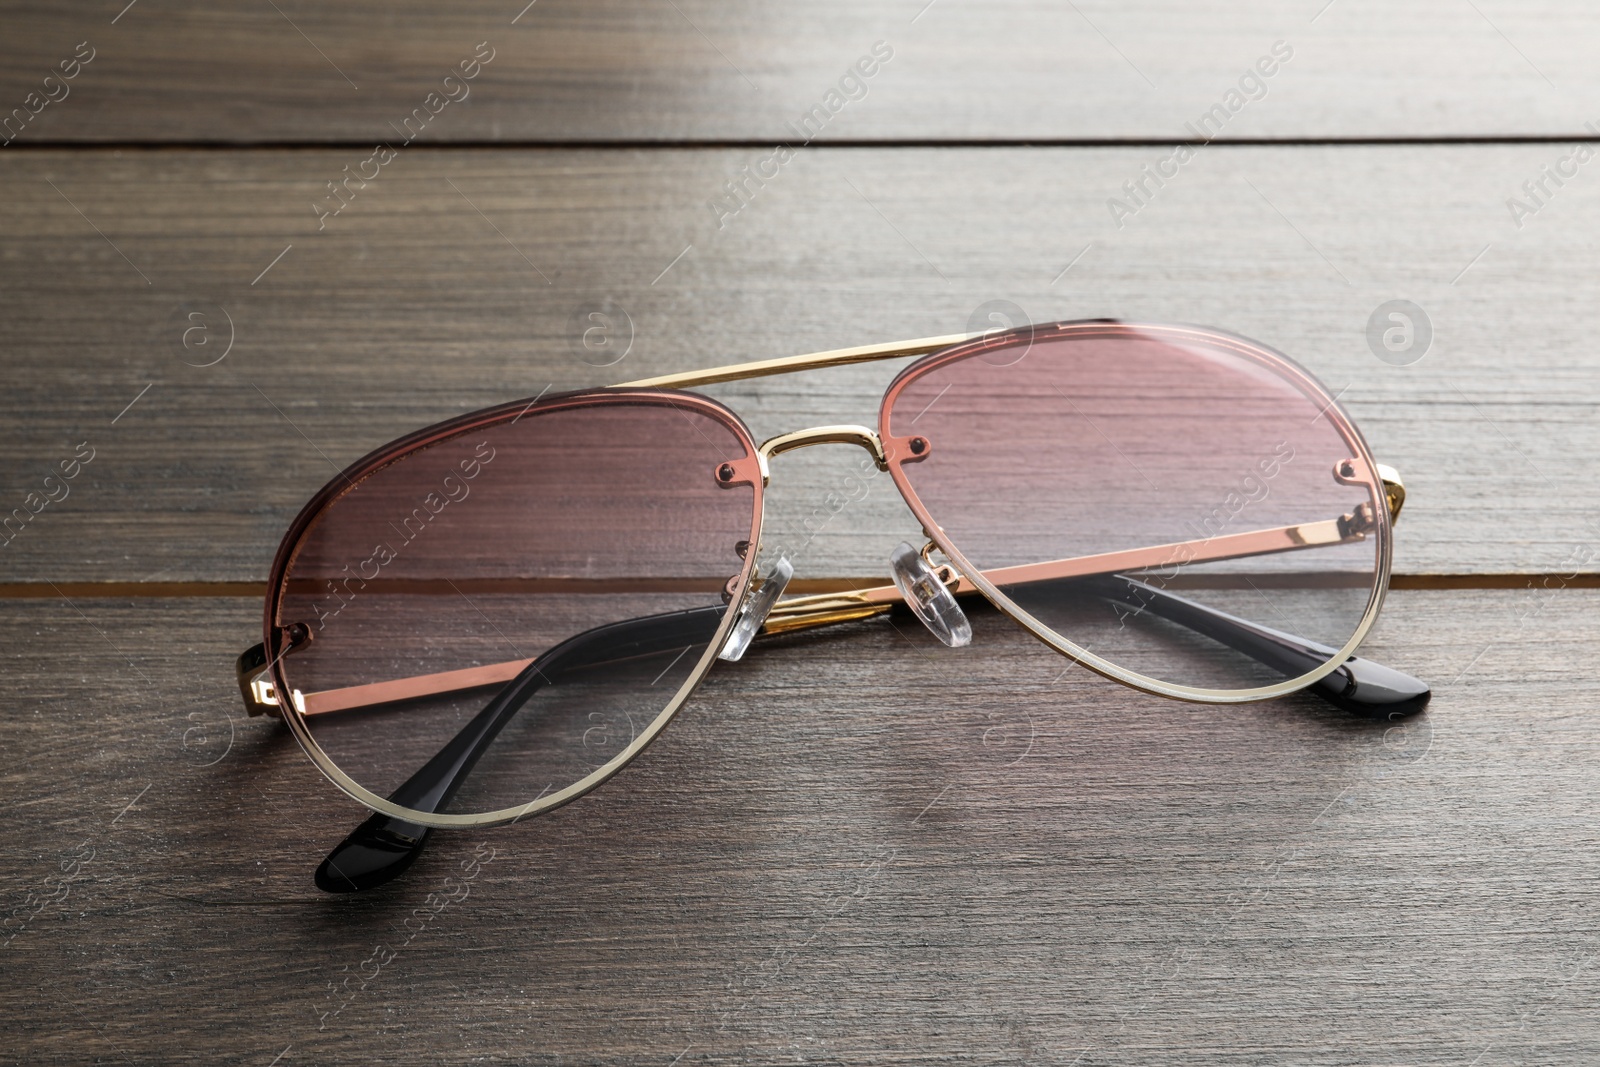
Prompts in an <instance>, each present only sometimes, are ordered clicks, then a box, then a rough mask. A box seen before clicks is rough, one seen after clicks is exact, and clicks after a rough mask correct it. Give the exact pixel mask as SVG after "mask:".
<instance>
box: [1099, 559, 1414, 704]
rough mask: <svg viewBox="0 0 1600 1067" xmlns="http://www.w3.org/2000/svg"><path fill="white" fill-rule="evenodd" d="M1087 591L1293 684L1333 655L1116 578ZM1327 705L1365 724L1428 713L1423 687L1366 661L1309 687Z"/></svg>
mask: <svg viewBox="0 0 1600 1067" xmlns="http://www.w3.org/2000/svg"><path fill="white" fill-rule="evenodd" d="M1074 581H1075V582H1081V583H1082V585H1083V586H1084V587H1085V588H1087V589H1088V591H1090V592H1092V593H1094V594H1095V595H1096V596H1100V597H1104V598H1105V599H1107V600H1113V601H1116V602H1118V603H1121V604H1126V605H1128V606H1130V607H1133V608H1135V609H1137V610H1140V611H1148V612H1150V613H1151V614H1152V615H1155V616H1157V617H1159V618H1163V619H1166V620H1167V621H1169V622H1175V623H1177V624H1178V625H1180V626H1183V627H1186V628H1187V629H1190V630H1193V631H1194V632H1195V633H1198V634H1202V635H1204V636H1206V637H1209V638H1211V639H1212V640H1214V641H1217V642H1220V643H1221V644H1224V645H1226V646H1227V647H1229V648H1231V649H1233V650H1234V651H1235V652H1240V653H1243V654H1244V655H1246V656H1249V657H1250V658H1251V659H1253V660H1255V661H1256V662H1257V663H1261V664H1263V665H1265V666H1267V667H1270V668H1272V669H1273V670H1275V671H1278V672H1280V673H1281V674H1283V676H1284V677H1286V678H1293V677H1296V676H1298V675H1301V674H1305V673H1306V672H1308V671H1312V670H1315V669H1316V668H1318V667H1320V666H1322V665H1323V664H1324V663H1327V662H1328V660H1329V659H1330V658H1332V657H1333V656H1334V655H1336V654H1337V653H1338V649H1335V648H1329V647H1328V646H1327V645H1323V644H1318V643H1317V642H1315V641H1307V640H1306V639H1305V638H1303V637H1296V636H1294V635H1293V634H1286V633H1283V632H1282V631H1281V630H1274V629H1271V628H1269V627H1266V626H1260V625H1257V624H1256V623H1253V622H1248V621H1246V620H1244V619H1241V618H1239V617H1238V616H1236V615H1229V614H1228V613H1227V612H1224V611H1218V610H1217V609H1216V608H1208V607H1206V606H1205V605H1204V604H1197V603H1195V602H1194V601H1193V600H1190V599H1188V598H1187V597H1181V596H1178V595H1177V594H1176V593H1169V592H1167V591H1166V590H1165V589H1158V588H1156V587H1155V586H1153V585H1150V584H1148V583H1146V582H1141V581H1138V580H1136V579H1133V578H1129V577H1126V576H1125V575H1121V574H1107V575H1099V576H1096V577H1093V578H1083V579H1075V580H1074ZM1310 688H1311V691H1312V692H1315V693H1316V694H1317V695H1318V696H1320V697H1322V698H1323V699H1324V700H1326V701H1328V702H1329V703H1330V704H1332V705H1334V706H1335V707H1337V708H1340V709H1341V710H1343V711H1348V712H1350V713H1351V714H1353V715H1360V716H1362V717H1363V718H1369V719H1386V720H1393V719H1403V718H1405V717H1406V716H1408V715H1415V714H1416V713H1417V712H1419V711H1421V710H1422V709H1423V708H1425V707H1427V705H1428V701H1429V699H1430V698H1431V697H1432V696H1433V693H1432V691H1431V690H1430V689H1429V688H1428V686H1427V685H1426V684H1425V683H1423V682H1421V681H1418V680H1417V679H1415V678H1413V677H1411V676H1410V675H1409V674H1402V673H1400V672H1399V671H1397V670H1393V669H1392V668H1389V667H1385V666H1384V665H1383V664H1381V663H1374V662H1373V661H1372V660H1369V659H1361V658H1360V657H1359V656H1351V657H1350V658H1348V659H1346V660H1345V661H1344V662H1343V663H1341V664H1340V665H1339V666H1338V667H1337V668H1336V669H1335V670H1334V671H1333V673H1332V674H1329V675H1327V676H1325V677H1324V678H1322V679H1321V680H1320V681H1318V682H1317V683H1315V684H1314V685H1313V686H1311V687H1310Z"/></svg>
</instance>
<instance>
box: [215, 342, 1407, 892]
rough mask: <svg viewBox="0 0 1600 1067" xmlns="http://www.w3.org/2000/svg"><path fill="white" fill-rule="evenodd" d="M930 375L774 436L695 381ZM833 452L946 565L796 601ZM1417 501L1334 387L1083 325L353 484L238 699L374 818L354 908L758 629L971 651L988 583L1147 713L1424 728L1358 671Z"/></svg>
mask: <svg viewBox="0 0 1600 1067" xmlns="http://www.w3.org/2000/svg"><path fill="white" fill-rule="evenodd" d="M908 356H921V357H922V358H920V359H918V360H916V361H915V362H913V363H911V364H910V365H909V366H907V367H906V368H905V369H904V370H902V371H901V372H900V373H899V375H898V376H897V377H895V379H894V381H893V382H892V383H891V384H890V386H889V388H888V391H887V392H886V393H885V394H884V396H883V400H882V403H881V405H880V408H879V415H878V426H877V429H875V430H874V429H871V428H868V427H865V426H819V427H813V428H811V429H805V430H797V431H795V432H793V433H786V434H782V435H780V436H778V437H774V438H771V439H770V440H767V441H765V442H762V443H760V444H757V443H756V441H755V440H754V438H753V437H752V436H751V434H750V431H749V430H748V428H747V427H746V426H745V424H744V423H743V422H742V421H741V420H740V418H739V417H738V416H737V415H735V414H734V413H733V412H732V411H731V410H729V409H728V408H726V407H724V406H723V405H722V404H720V403H717V402H716V401H714V400H711V399H708V398H706V397H704V396H701V395H699V394H696V393H691V392H685V391H684V390H685V389H688V388H692V387H696V386H705V385H711V384H714V383H718V382H729V381H735V380H740V379H747V378H758V377H764V376H768V375H776V374H787V373H790V372H794V371H801V370H809V369H813V368H819V367H831V366H840V365H844V364H852V363H865V362H870V361H874V360H886V359H895V358H901V357H908ZM820 444H849V445H857V446H860V447H861V448H864V449H866V450H867V452H868V453H869V454H870V455H871V461H872V463H873V464H875V465H876V467H877V469H878V470H879V471H883V472H886V473H888V474H889V476H890V478H891V479H892V480H893V482H894V485H895V488H896V489H898V490H899V493H900V495H901V497H902V498H903V499H904V500H905V503H906V505H907V506H908V507H909V508H910V510H911V513H912V515H913V516H914V517H915V519H916V520H917V521H918V522H919V523H920V524H921V527H922V532H923V534H924V536H925V543H923V544H921V545H920V546H919V545H913V544H912V543H910V542H909V541H903V542H901V543H900V544H899V546H898V547H897V548H895V549H894V550H893V551H892V552H891V554H890V557H889V571H890V574H891V576H892V581H885V582H883V583H882V584H880V585H870V584H869V585H868V586H867V587H865V588H860V587H850V583H844V584H845V586H846V587H844V588H835V589H834V590H833V591H824V592H813V593H810V594H808V595H797V596H791V597H788V598H785V597H784V596H783V594H784V591H785V588H786V586H787V585H788V584H789V580H790V578H791V577H792V575H793V573H794V568H793V566H792V564H791V562H790V561H789V560H788V559H787V558H785V557H784V556H782V555H777V556H776V558H771V559H767V558H765V555H771V554H772V553H767V554H764V553H763V552H762V551H761V532H762V501H763V493H764V491H765V489H766V487H767V486H768V483H769V481H770V477H771V469H772V465H773V464H772V461H773V460H774V459H775V458H776V457H778V456H780V455H783V454H784V453H787V452H790V451H793V450H795V449H799V448H806V447H809V446H812V445H820ZM1404 499H1405V490H1404V487H1403V485H1402V483H1401V481H1400V478H1399V476H1398V475H1397V474H1396V473H1395V472H1394V471H1393V470H1392V469H1390V468H1388V467H1385V466H1382V465H1380V464H1378V463H1376V462H1375V461H1374V460H1373V458H1372V456H1371V454H1370V452H1369V451H1368V449H1367V445H1366V442H1365V441H1364V440H1363V439H1362V436H1361V434H1360V432H1359V431H1358V430H1357V429H1356V427H1355V425H1354V424H1353V423H1352V422H1351V421H1350V418H1349V417H1348V416H1347V415H1346V414H1345V412H1344V411H1343V410H1342V409H1341V408H1340V407H1339V404H1338V402H1337V400H1336V398H1335V397H1333V396H1332V395H1330V394H1329V393H1328V391H1327V389H1326V388H1324V387H1323V386H1322V384H1321V383H1319V382H1318V381H1317V380H1316V379H1315V378H1314V377H1312V376H1311V375H1310V374H1309V373H1308V372H1307V371H1305V370H1304V369H1302V368H1301V367H1299V366H1298V365H1296V364H1295V363H1294V362H1293V361H1291V360H1290V359H1288V358H1287V357H1286V356H1283V355H1282V354H1280V353H1278V352H1275V351H1273V350H1271V349H1269V348H1267V347H1266V346H1264V345H1261V344H1258V343H1256V342H1254V341H1250V340H1247V339H1245V338H1242V337H1238V336H1234V335H1232V334H1227V333H1223V332H1221V331H1218V330H1213V329H1207V328H1201V327H1193V326H1163V325H1133V324H1127V323H1120V322H1115V321H1107V320H1093V321H1079V322H1063V323H1054V324H1049V325H1039V326H1029V327H1023V328H1020V329H1014V330H1008V331H1003V332H993V333H990V334H985V335H982V336H977V337H967V336H953V337H933V338H925V339H922V340H917V341H907V342H902V343H896V344H880V345H872V346H867V347H862V348H851V349H842V350H838V351H832V352H821V353H816V354H813V355H805V356H793V357H789V358H784V359H774V360H767V361H764V362H758V363H747V364H741V365H736V366H728V367H718V368H714V369H711V370H705V371H695V372H690V373H686V374H675V375H666V376H663V377H659V378H649V379H645V380H641V381H635V382H627V383H624V384H621V385H617V386H613V387H610V388H606V389H595V390H585V391H581V392H575V393H568V394H565V395H561V396H552V397H548V398H536V399H535V400H532V401H519V402H516V403H511V404H505V405H501V406H499V407H494V408H489V409H487V410H484V411H479V412H475V413H473V414H470V415H464V416H461V417H459V418H455V419H451V420H449V421H446V422H442V423H439V424H437V425H434V426H430V427H428V428H426V429H423V430H419V431H417V432H415V433H413V434H411V435H409V436H407V437H404V438H401V439H400V440H398V441H395V442H392V443H391V444H388V445H386V446H384V447H383V448H380V449H378V450H377V451H376V452H373V453H372V454H371V455H368V456H367V457H365V458H364V459H362V460H360V461H358V462H356V463H355V464H353V465H352V466H351V467H349V468H348V469H347V470H345V471H344V472H343V473H342V474H340V475H339V476H338V477H337V478H335V479H334V480H333V481H331V482H329V483H328V485H326V486H325V487H324V488H323V489H322V490H321V491H320V492H319V493H317V494H316V496H314V497H313V498H312V499H311V501H310V503H308V504H307V505H306V506H305V508H304V509H303V510H302V511H301V512H300V514H299V516H298V517H297V518H296V519H295V520H294V522H293V523H292V524H291V525H290V527H289V531H288V533H287V534H286V535H285V536H284V539H283V542H282V544H281V545H280V546H279V548H278V553H277V556H276V558H275V559H274V561H273V564H272V571H271V576H270V579H269V581H268V586H267V597H266V609H265V630H264V638H263V641H262V643H261V644H260V645H257V646H256V647H254V648H252V649H250V650H249V651H247V652H245V653H244V654H243V655H242V656H241V657H240V659H239V664H238V677H239V685H240V689H241V691H242V693H243V695H244V699H245V703H246V705H247V707H248V708H249V710H250V712H251V714H271V715H276V716H279V717H281V718H282V719H283V721H284V722H285V723H287V724H288V727H289V729H290V731H291V732H292V733H293V734H294V736H295V738H296V739H297V740H298V741H299V743H300V745H301V746H302V747H303V748H304V749H305V752H306V754H307V755H308V756H310V757H311V760H312V762H313V763H315V764H316V765H317V768H318V769H319V770H321V771H322V773H323V774H325V775H326V776H327V777H328V778H329V779H330V780H331V781H332V782H333V783H334V784H335V785H337V786H338V787H339V788H341V789H342V790H344V791H345V792H346V793H348V794H349V795H350V796H352V797H354V798H355V799H356V800H358V801H360V802H361V803H362V804H364V805H366V807H368V808H369V809H371V811H372V812H373V813H374V814H373V815H372V816H371V817H370V818H369V819H367V821H366V822H364V823H363V824H362V825H361V826H359V827H358V828H357V829H356V830H355V831H354V832H353V833H352V834H351V835H350V836H349V837H348V838H347V839H346V840H345V841H344V842H343V843H342V844H340V845H339V846H338V847H337V848H336V849H335V850H334V851H333V852H332V853H331V854H330V855H329V856H328V858H327V859H326V860H325V861H323V863H322V865H321V866H320V867H319V868H318V870H317V876H316V881H317V885H318V886H319V887H321V888H322V889H324V890H327V891H329V892H336V893H337V892H351V891H355V890H361V889H368V888H371V887H373V886H377V885H381V884H383V883H384V882H387V881H388V880H390V879H391V878H393V877H395V876H396V875H398V874H399V873H401V872H402V871H404V870H405V869H406V868H407V867H408V866H410V864H411V863H412V862H413V861H414V860H415V859H416V857H417V855H418V853H419V850H420V849H421V848H422V846H423V844H424V842H425V841H426V840H427V838H428V836H429V834H430V832H431V830H432V829H434V828H444V827H469V826H491V825H496V824H501V823H510V822H515V821H517V820H520V819H524V818H527V817H529V816H534V815H539V814H542V813H544V812H547V811H550V810H551V809H553V808H556V807H559V806H561V805H563V804H566V803H568V802H570V801H573V800H576V799H577V798H579V797H581V796H583V795H584V794H585V793H587V792H589V791H590V790H591V789H594V788H595V787H596V786H598V785H600V783H602V782H604V781H605V780H606V779H608V778H610V777H611V776H612V775H614V774H616V773H617V772H618V771H619V770H621V769H622V768H623V767H625V766H626V765H627V764H628V763H629V762H631V761H632V760H633V759H634V758H635V757H637V756H638V755H639V753H640V752H642V751H643V750H644V748H645V746H646V745H648V744H650V742H651V741H653V740H654V739H655V738H656V736H657V735H658V734H660V732H661V731H662V730H663V729H664V728H665V727H666V725H667V723H668V722H670V721H671V719H672V717H673V716H674V715H675V714H676V713H677V712H678V709H679V708H680V707H681V706H682V705H683V703H684V701H685V700H686V699H688V697H689V695H690V693H692V692H693V691H694V688H695V686H696V685H697V684H698V683H699V682H700V681H701V679H703V678H704V677H705V675H706V673H707V672H708V671H709V670H710V669H711V667H712V666H713V664H715V663H716V661H717V660H718V659H723V660H738V659H740V658H741V657H742V656H743V655H744V653H745V651H746V650H747V649H748V648H749V647H750V645H751V644H752V643H753V642H754V641H755V639H756V638H758V637H764V636H767V635H773V634H784V633H789V632H791V631H796V630H802V629H807V628H811V627H817V626H826V625H830V624H835V623H842V622H847V621H852V620H858V619H865V618H868V617H871V616H876V615H883V614H886V613H889V612H891V611H899V612H910V613H911V614H914V615H915V616H916V618H918V619H920V620H921V621H922V622H923V623H924V624H925V625H926V626H927V628H928V629H929V631H931V632H932V634H933V635H934V636H935V637H936V638H938V639H939V640H940V641H941V642H943V643H944V644H946V645H949V646H953V647H954V646H961V645H964V644H967V643H968V642H970V640H971V637H972V628H971V623H970V620H969V619H968V616H967V611H966V609H964V608H963V606H962V601H963V599H965V598H969V597H971V596H974V595H978V594H981V595H982V596H983V597H984V598H986V599H987V600H988V602H989V603H991V604H992V605H993V606H994V607H995V608H997V609H999V611H1000V612H1003V613H1004V614H1005V615H1007V616H1009V617H1010V618H1012V619H1013V620H1015V621H1016V622H1018V623H1020V624H1021V625H1022V626H1023V627H1024V628H1025V629H1026V630H1027V631H1029V632H1030V633H1031V634H1032V635H1033V636H1035V637H1037V638H1038V639H1039V640H1041V641H1043V642H1044V643H1045V644H1047V645H1049V646H1050V647H1051V648H1053V649H1055V650H1056V651H1057V652H1060V653H1061V654H1062V655H1064V656H1067V657H1068V658H1070V659H1072V660H1075V661H1077V662H1078V663H1081V664H1083V665H1084V666H1085V667H1088V668H1089V669H1090V670H1093V671H1096V672H1098V673H1099V674H1102V675H1104V676H1105V677H1107V678H1111V679H1113V680H1115V681H1118V682H1121V683H1123V684H1125V685H1128V686H1132V687H1133V688H1135V689H1140V690H1143V691H1145V692H1149V693H1155V694H1159V695H1162V696H1167V697H1175V698H1178V699H1181V700H1189V701H1199V702H1206V703H1239V702H1245V701H1256V700H1265V699H1269V698H1272V697H1278V696H1282V695H1284V694H1287V693H1292V692H1295V691H1297V690H1309V691H1311V692H1314V693H1316V694H1318V695H1319V696H1321V697H1323V698H1324V699H1326V700H1328V701H1329V702H1331V703H1332V704H1334V705H1336V706H1338V707H1339V708H1342V709H1344V710H1346V711H1349V712H1353V713H1356V714H1358V715H1362V716H1367V717H1371V718H1377V719H1395V718H1399V717H1402V716H1405V715H1410V714H1413V713H1415V712H1418V711H1420V710H1421V709H1422V708H1423V707H1424V706H1425V705H1426V704H1427V702H1428V698H1429V696H1430V692H1429V689H1428V687H1427V686H1426V685H1425V684H1423V683H1422V682H1419V681H1417V680H1416V679H1414V678H1411V677H1409V676H1407V675H1405V674H1401V673H1400V672H1398V671H1394V670H1391V669H1389V668H1387V667H1384V666H1381V665H1379V664H1377V663H1373V662H1371V661H1370V660H1364V659H1360V658H1357V657H1355V656H1354V655H1352V653H1353V652H1354V650H1355V648H1356V646H1357V645H1359V644H1360V643H1361V640H1362V638H1363V637H1364V636H1365V635H1366V634H1367V632H1368V631H1369V630H1370V629H1371V628H1372V625H1373V623H1374V621H1375V620H1376V619H1377V616H1378V611H1379V608H1380V606H1381V605H1382V602H1383V596H1384V592H1385V590H1386V588H1387V586H1388V579H1389V569H1390V562H1391V555H1392V540H1391V530H1392V524H1393V522H1394V520H1395V518H1396V516H1397V515H1398V514H1399V512H1400V507H1401V504H1402V503H1403V502H1404ZM834 584H835V585H836V586H837V585H838V584H839V583H834ZM824 585H826V583H821V582H816V583H813V587H814V588H816V587H820V586H824ZM968 603H969V606H970V603H971V602H970V601H969V602H968Z"/></svg>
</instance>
